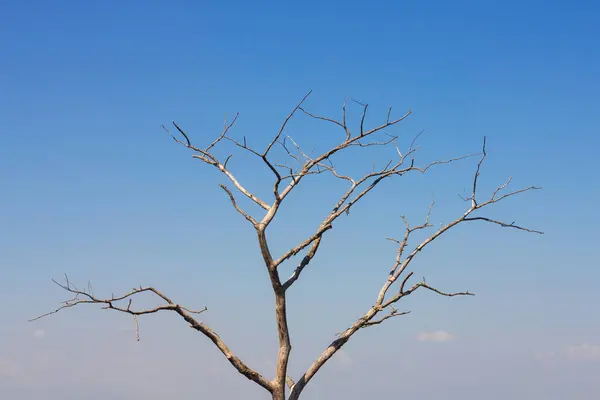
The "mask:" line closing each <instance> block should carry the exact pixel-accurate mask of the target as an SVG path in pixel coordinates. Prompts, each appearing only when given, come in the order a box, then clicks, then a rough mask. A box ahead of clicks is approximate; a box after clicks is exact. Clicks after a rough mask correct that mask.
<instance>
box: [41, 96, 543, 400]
mask: <svg viewBox="0 0 600 400" xmlns="http://www.w3.org/2000/svg"><path fill="white" fill-rule="evenodd" d="M309 95H310V92H309V93H308V94H307V95H306V96H304V98H303V99H302V100H301V101H300V102H299V103H298V104H297V105H296V106H295V107H294V109H293V110H292V111H291V112H290V113H289V115H287V117H286V118H285V120H284V121H283V124H282V125H281V127H280V128H279V130H278V131H277V133H276V134H275V135H274V136H273V137H272V139H271V140H270V141H269V143H268V144H267V146H266V148H265V149H264V150H262V151H259V150H257V149H255V148H253V147H250V146H249V145H248V144H247V141H246V139H245V138H243V139H241V140H240V139H235V138H234V137H232V136H231V135H230V130H231V128H232V126H233V125H234V123H235V122H236V120H237V117H238V116H237V115H236V116H235V118H233V120H232V121H231V122H229V123H227V121H226V122H225V124H224V127H223V131H222V132H221V134H220V135H219V136H218V137H217V138H216V139H215V140H214V141H213V142H211V143H210V144H208V145H207V146H206V147H199V146H197V145H195V144H193V143H192V140H191V139H190V136H189V135H188V134H187V133H186V132H185V131H184V130H183V129H182V128H180V127H179V126H178V125H177V124H176V123H175V122H173V127H174V129H175V133H172V132H171V131H170V130H169V129H168V128H166V127H164V126H163V128H164V130H165V131H166V132H167V133H169V134H170V135H171V137H172V138H173V140H175V142H177V143H178V144H180V145H183V146H184V147H186V148H188V149H190V150H191V151H192V152H193V157H194V158H196V159H198V160H200V161H202V162H203V163H205V164H208V165H210V166H212V167H214V168H216V169H217V170H219V171H220V172H222V173H223V174H224V175H225V176H226V178H227V180H228V181H229V182H230V184H231V185H233V187H234V188H235V191H237V192H238V193H241V195H243V196H245V197H247V198H248V199H249V200H250V201H251V202H253V203H255V204H256V205H257V206H258V207H260V208H261V209H262V210H263V213H262V215H261V216H260V217H256V216H253V215H252V214H251V213H250V212H248V211H246V210H244V209H243V208H242V207H241V206H240V204H239V203H238V201H237V200H236V195H235V194H234V191H232V190H231V189H230V188H229V187H228V186H226V185H220V186H221V188H222V189H223V191H224V192H225V193H226V195H227V197H228V198H229V200H230V201H231V204H232V206H233V208H234V209H235V210H236V211H237V212H238V213H239V214H240V215H242V216H243V217H244V218H245V219H246V220H247V221H248V222H249V223H250V224H251V225H252V227H253V228H254V230H255V232H256V235H257V239H258V246H259V248H260V253H261V255H262V259H263V261H264V266H265V268H266V269H267V272H268V276H269V279H270V282H271V286H272V289H273V294H274V297H275V315H276V319H277V330H278V337H279V352H278V356H277V364H276V370H275V373H274V375H275V376H274V378H273V379H267V378H266V377H265V376H263V375H262V374H260V373H259V372H258V371H256V370H255V369H253V368H251V367H249V366H248V365H247V364H246V363H244V362H243V361H242V360H241V359H240V358H239V357H237V356H236V355H235V354H234V353H233V352H232V351H231V350H230V349H229V347H228V346H227V345H226V344H225V343H224V342H223V340H222V339H221V338H220V337H219V336H218V335H217V334H216V333H215V332H214V331H213V330H212V329H211V328H210V327H208V326H207V325H206V324H205V323H203V322H201V321H199V320H198V319H196V318H195V317H194V315H195V314H198V313H201V312H204V311H206V308H204V309H202V310H197V311H195V310H191V309H189V308H187V307H184V306H182V305H180V304H178V303H176V302H174V301H173V300H171V298H170V297H167V296H166V295H164V294H163V293H162V292H160V291H158V290H157V289H155V288H153V287H139V288H134V289H133V290H131V291H129V292H128V293H125V294H123V295H120V296H115V295H113V296H111V297H110V298H100V297H97V296H96V295H95V294H94V293H93V291H92V290H91V287H89V286H88V288H87V289H83V290H81V289H78V288H77V287H75V286H74V285H73V284H72V283H71V282H69V280H68V278H66V277H65V278H66V281H65V283H64V284H63V283H59V282H57V281H54V282H55V283H56V284H57V285H59V286H60V287H61V288H62V289H64V290H66V291H67V292H70V293H71V294H73V295H74V297H73V298H71V299H70V300H67V301H65V302H64V303H63V304H62V305H61V306H60V307H59V308H58V309H56V310H54V311H52V312H50V313H47V314H44V315H42V316H40V317H37V318H35V319H39V318H42V317H45V316H47V315H49V314H53V313H56V312H58V311H60V310H62V309H65V308H70V307H73V306H76V305H79V304H100V305H102V306H103V308H105V309H109V310H115V311H120V312H122V313H127V314H130V315H132V316H133V317H134V319H135V321H136V324H137V319H136V318H137V316H140V315H144V314H152V313H156V312H159V311H172V312H175V313H177V314H178V315H179V316H181V318H183V319H184V320H185V321H186V322H187V323H188V324H190V326H191V327H192V328H193V329H195V330H197V331H199V332H200V333H202V334H203V335H204V336H206V337H207V338H208V339H210V340H211V341H212V342H213V343H214V344H215V346H217V348H218V349H219V350H220V351H221V352H222V353H223V355H224V356H225V357H226V358H227V360H228V361H229V362H230V363H231V365H233V367H234V368H235V369H236V370H237V371H238V372H239V373H240V374H242V375H244V376H245V377H246V378H248V379H250V380H251V381H253V382H255V383H256V384H258V385H260V386H261V387H263V388H264V389H265V390H266V391H267V392H269V393H270V395H271V396H272V398H273V399H274V400H284V399H286V398H288V399H290V400H296V399H298V398H299V397H300V395H301V394H302V391H303V389H304V388H305V387H306V385H307V384H308V383H309V382H310V380H311V379H312V378H313V377H314V376H315V374H316V373H317V372H318V371H319V369H320V368H321V367H323V365H325V363H326V362H327V361H328V360H329V359H330V358H331V357H332V356H333V355H334V354H335V353H336V352H337V351H338V350H339V349H340V348H341V347H342V346H344V345H345V344H346V343H347V342H348V340H350V338H351V337H352V336H353V335H354V334H355V333H356V332H358V331H359V330H361V329H364V328H368V327H371V326H374V325H378V324H381V323H382V322H384V321H386V320H387V319H390V318H392V317H396V316H401V315H405V314H407V312H400V311H398V310H397V309H396V308H395V305H396V304H397V303H398V302H399V301H400V300H401V299H402V298H404V297H407V296H410V295H411V294H413V293H415V292H416V291H418V290H420V289H427V290H429V291H432V292H435V293H437V294H439V295H442V296H448V297H453V296H471V295H472V293H470V292H468V291H464V292H455V293H449V292H444V291H442V290H439V289H437V288H435V287H433V286H430V285H429V284H427V283H426V282H425V280H422V281H417V282H416V283H409V281H410V280H411V277H412V276H413V271H410V270H409V266H410V265H411V262H412V261H413V260H414V259H415V257H417V255H418V254H419V252H421V251H422V250H424V249H425V247H427V246H428V245H429V244H431V243H432V242H433V241H434V240H435V239H437V238H438V237H440V236H441V235H443V234H445V233H446V232H448V231H450V230H451V229H452V228H454V227H456V226H457V225H459V224H462V223H465V222H472V221H482V222H487V223H491V224H495V225H499V226H501V227H504V228H512V229H517V230H521V231H526V232H533V233H539V234H541V233H542V232H539V231H536V230H533V229H528V228H525V227H522V226H519V225H516V224H515V223H514V222H511V223H507V222H503V221H501V220H497V219H492V218H489V217H486V216H481V215H479V213H478V211H480V210H481V209H483V208H485V207H487V206H490V205H492V204H494V203H498V202H500V201H502V200H505V199H508V198H509V197H512V196H515V195H517V194H521V193H524V192H527V191H531V190H535V189H539V188H538V187H535V186H530V187H527V188H523V189H518V190H513V191H507V190H506V189H507V187H508V186H509V184H510V181H511V180H510V179H509V180H508V181H507V182H506V183H504V184H503V185H501V186H499V187H497V188H496V189H495V190H494V191H493V192H492V193H491V195H490V196H489V197H486V198H484V199H480V197H479V194H478V181H479V175H480V170H481V167H482V164H483V162H484V160H485V159H486V144H485V138H484V140H483V148H482V151H481V153H477V154H471V155H467V156H462V157H456V158H451V159H447V160H438V161H433V162H430V163H428V164H426V165H423V166H417V165H416V164H415V160H414V158H413V156H414V154H415V152H416V151H417V150H418V147H415V142H416V139H417V138H418V135H417V137H415V139H414V140H413V141H412V143H411V144H410V146H409V147H408V149H406V150H405V151H401V149H400V147H399V145H398V141H397V139H398V138H397V137H396V136H390V135H387V134H385V132H384V131H385V130H386V129H387V128H390V127H392V126H394V125H396V124H399V123H400V122H402V121H403V120H405V119H406V118H407V117H408V116H409V115H410V114H411V112H410V111H408V112H407V113H405V114H404V115H402V116H401V117H399V118H395V119H394V118H392V109H391V108H390V109H389V110H388V112H387V117H386V119H385V122H383V123H382V124H381V125H378V126H376V127H373V128H367V127H366V126H365V119H366V116H367V110H368V105H367V104H361V103H358V102H357V103H358V104H359V105H360V107H361V110H362V113H361V115H360V122H359V123H357V127H356V129H357V130H358V132H357V133H354V132H352V131H351V129H350V127H349V126H348V121H347V105H348V99H347V100H346V101H345V102H344V105H343V107H342V118H341V120H337V119H333V118H329V117H325V116H321V115H316V114H313V113H311V112H309V111H306V110H305V109H304V107H303V104H304V102H305V101H306V99H307V98H308V96H309ZM296 114H304V115H306V116H308V117H310V118H313V119H316V120H319V121H321V122H323V123H327V124H333V125H335V126H337V127H338V128H339V129H340V130H341V131H342V133H343V137H342V139H341V140H340V141H339V144H337V145H335V146H333V147H331V148H330V149H329V150H327V151H325V152H323V153H322V154H320V155H316V156H312V155H310V154H309V153H307V152H305V151H304V150H303V149H302V148H301V147H300V145H298V143H297V142H296V141H294V140H293V139H292V138H291V137H289V136H288V135H287V134H286V127H287V125H288V123H289V121H290V120H291V119H292V117H293V116H294V115H296ZM381 134H384V135H385V136H384V137H383V139H381V138H377V136H380V135H381ZM226 141H228V142H231V143H233V145H235V146H236V147H237V148H239V149H241V150H242V151H245V152H249V153H250V154H251V155H252V156H255V157H257V158H258V159H259V160H260V161H261V162H262V163H264V165H265V166H266V168H268V170H269V171H270V172H271V173H272V175H273V185H272V195H271V196H270V197H271V199H270V200H269V201H264V200H262V199H261V198H259V197H258V196H257V195H256V194H255V193H253V192H252V191H250V190H249V189H248V188H247V187H246V186H244V185H243V184H242V183H241V182H240V181H239V180H238V179H237V178H236V177H235V175H234V174H233V173H232V172H231V170H230V169H229V168H228V162H229V160H230V159H231V157H232V156H231V155H229V156H228V157H226V158H225V159H224V160H219V159H218V158H217V156H215V154H214V152H213V149H214V148H215V146H217V145H220V144H222V143H223V142H226ZM276 146H278V148H279V150H283V154H285V155H286V157H288V159H289V160H290V162H291V163H292V165H295V166H292V165H290V164H281V163H277V162H275V161H274V157H273V152H274V149H275V148H276ZM370 146H390V147H391V148H393V149H395V150H396V152H395V154H397V157H396V159H395V160H392V161H389V162H388V163H387V164H386V165H385V166H384V167H383V168H380V169H375V168H373V169H372V170H371V171H370V172H368V173H366V174H364V175H362V176H360V177H358V178H353V177H351V176H347V175H343V174H342V173H340V172H339V170H338V169H337V168H336V167H335V165H334V164H333V162H332V159H333V158H334V156H336V155H338V153H342V152H345V151H347V150H349V149H350V148H366V147H370ZM477 156H479V162H478V163H477V166H476V169H475V173H474V177H473V182H472V190H471V191H470V192H471V193H470V195H469V197H467V198H463V199H464V200H465V201H466V202H467V203H468V207H467V209H466V210H465V211H464V213H463V214H462V215H460V216H458V218H456V219H455V220H453V221H451V222H449V223H446V224H445V225H441V227H440V228H439V229H437V230H434V232H433V233H432V234H431V235H429V236H428V237H427V238H426V239H425V240H423V241H422V242H420V243H419V244H417V245H416V246H415V247H414V248H409V247H408V245H409V239H410V237H411V235H412V234H413V233H414V232H416V231H422V230H425V229H427V228H431V227H432V225H431V224H430V223H429V217H430V214H431V210H432V208H433V203H432V204H431V206H430V208H429V212H428V213H427V216H426V217H425V221H424V222H423V223H422V224H420V225H415V226H411V225H410V224H409V222H408V221H407V219H406V218H404V217H402V219H403V221H404V224H405V226H404V234H403V236H402V237H401V238H400V239H395V238H388V240H391V241H393V242H395V243H396V244H397V246H398V250H397V253H396V256H395V260H394V261H393V262H392V265H391V268H390V269H389V273H388V274H387V277H386V278H385V280H384V282H383V285H382V287H381V290H380V291H379V293H378V294H377V297H376V300H375V302H374V304H373V305H372V306H371V307H369V308H368V309H367V311H366V312H365V313H364V315H363V316H362V317H360V318H359V319H357V320H356V321H354V322H353V323H352V324H351V325H350V327H348V328H347V329H345V330H344V331H342V332H341V333H339V334H338V335H337V339H336V340H334V341H333V342H331V343H330V344H329V346H327V347H326V348H325V349H324V350H323V351H322V352H321V354H320V355H319V356H318V357H317V358H316V360H315V361H314V362H313V363H312V365H310V366H308V368H307V369H306V371H305V372H304V374H303V375H302V376H300V377H298V379H297V380H296V381H294V380H293V379H292V378H291V377H289V376H288V374H287V372H288V360H289V357H290V351H291V349H292V345H291V341H290V330H289V328H288V321H287V305H286V301H287V298H286V294H287V291H288V290H289V289H290V288H291V287H292V286H293V285H294V284H296V282H298V279H299V278H300V276H301V275H302V272H303V271H304V270H305V269H306V268H307V267H308V266H309V264H310V262H311V260H312V259H313V258H314V257H315V255H316V254H317V251H318V250H319V246H320V245H321V242H322V241H323V239H324V237H325V233H326V232H327V231H328V230H330V229H332V227H333V223H334V222H335V221H336V220H337V219H338V218H339V217H340V216H342V215H343V214H344V213H348V212H349V211H350V208H351V207H353V206H354V205H355V204H357V203H358V202H359V201H360V200H361V199H363V198H365V196H367V195H369V194H370V193H371V192H372V191H373V189H375V187H376V186H377V185H378V184H379V183H380V182H382V181H383V180H385V179H388V178H392V177H394V176H403V175H406V174H409V173H425V172H427V171H428V170H429V169H430V168H432V167H434V166H437V165H441V164H447V163H451V162H454V161H458V160H461V159H464V158H467V157H477ZM318 174H330V175H331V176H332V177H333V178H335V179H339V180H342V181H345V182H347V185H348V186H347V190H346V191H345V193H343V194H342V195H341V197H340V198H339V200H338V201H337V202H336V203H335V204H334V205H333V207H332V208H331V211H330V212H329V214H327V215H326V216H325V218H324V219H323V220H322V222H321V223H320V225H319V226H318V227H317V228H316V230H315V231H314V233H313V234H312V235H311V236H310V237H307V238H306V239H305V240H304V241H302V242H301V243H298V244H297V245H296V246H295V247H293V248H291V249H289V250H288V251H286V252H285V253H283V254H281V255H279V256H276V255H274V254H273V253H272V252H271V250H270V248H269V240H268V239H267V229H268V227H269V225H270V224H271V223H272V222H273V220H274V218H275V217H276V216H277V213H278V211H279V210H280V208H281V207H282V204H283V203H284V201H285V200H286V198H288V196H289V195H290V193H291V192H292V191H293V190H294V188H295V187H297V186H298V185H299V184H300V183H301V182H303V181H305V180H306V178H307V177H309V176H310V175H318ZM300 253H302V254H303V256H302V257H301V259H300V261H299V262H298V263H297V266H296V268H295V270H294V271H293V273H292V274H291V276H289V277H288V278H287V279H282V277H281V275H280V266H281V265H282V264H284V263H285V262H286V261H288V260H290V259H292V258H293V257H294V256H296V255H298V254H300ZM144 292H149V293H151V294H153V295H155V296H157V297H158V298H159V299H160V300H161V301H162V302H164V304H163V305H161V306H158V307H155V308H150V309H135V308H132V299H133V298H134V297H135V296H136V295H139V294H141V293H144ZM136 326H137V325H136ZM138 339H139V338H138ZM286 387H287V388H288V390H287V391H286ZM286 396H287V397H286Z"/></svg>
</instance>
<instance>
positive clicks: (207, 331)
mask: <svg viewBox="0 0 600 400" xmlns="http://www.w3.org/2000/svg"><path fill="white" fill-rule="evenodd" d="M65 278H66V284H61V283H59V282H57V281H56V280H54V279H53V280H52V281H53V282H54V283H55V284H56V285H58V286H59V287H61V288H62V289H64V290H66V291H67V292H69V293H72V294H74V295H75V297H73V298H72V299H70V300H67V301H64V302H63V305H62V306H60V307H58V308H57V309H56V310H54V311H51V312H49V313H46V314H43V315H40V316H39V317H36V318H33V319H31V320H30V321H35V320H38V319H40V318H43V317H46V316H48V315H51V314H55V313H57V312H59V311H61V310H63V309H65V308H71V307H75V306H77V305H79V304H100V305H103V307H102V308H103V309H108V310H115V311H119V312H122V313H126V314H130V315H133V316H134V317H135V316H139V315H144V314H153V313H157V312H159V311H174V312H175V313H177V314H178V315H180V316H181V317H182V318H183V319H184V320H185V321H186V322H188V323H189V324H190V326H191V327H192V328H193V329H195V330H197V331H199V332H201V333H202V334H204V336H206V337H207V338H209V339H210V340H211V341H212V342H213V343H214V344H215V346H217V348H218V349H219V350H220V351H221V353H223V355H224V356H225V358H227V360H228V361H229V363H230V364H231V365H233V366H234V368H235V369H236V370H237V371H238V372H239V373H241V374H242V375H244V376H245V377H246V378H248V379H250V380H251V381H254V382H256V383H257V384H259V385H260V386H262V387H263V388H265V389H266V390H267V391H269V392H272V391H273V385H272V384H271V382H270V381H268V380H267V379H266V378H265V377H263V376H262V375H261V374H259V373H258V372H256V371H255V370H253V369H251V368H250V367H248V366H247V365H246V364H245V363H244V362H243V361H242V360H240V359H239V358H238V357H237V356H236V355H235V354H233V353H232V352H231V350H230V349H229V347H227V345H226V344H225V343H224V342H223V340H222V339H221V338H220V337H219V335H217V334H216V333H215V332H214V331H213V330H212V329H211V328H209V327H208V326H207V325H206V324H204V323H203V322H200V321H198V320H197V319H195V318H194V317H193V316H192V315H193V314H200V313H202V312H204V311H206V310H207V308H206V307H205V308H203V309H201V310H198V311H194V310H191V309H189V308H187V307H184V306H182V305H180V304H176V303H174V302H173V301H171V299H169V298H168V297H167V296H165V295H164V294H163V293H161V292H160V291H158V290H156V289H155V288H153V287H141V286H140V287H139V288H133V289H132V290H131V291H129V292H127V293H125V294H124V295H121V296H117V297H115V296H114V295H113V296H112V297H110V298H107V299H102V298H98V297H96V296H94V295H93V294H91V293H90V292H89V291H85V290H79V289H77V288H75V287H74V286H73V285H72V284H71V283H70V282H69V280H68V278H67V277H66V275H65ZM144 292H149V293H153V294H154V295H156V296H158V297H159V298H160V299H162V300H163V301H164V302H165V303H166V304H164V305H160V306H157V307H154V308H148V309H141V310H133V309H131V303H132V298H133V297H134V296H136V295H139V294H141V293H144ZM126 299H128V300H129V302H128V304H127V306H126V307H122V306H118V305H116V304H115V303H117V302H119V301H122V300H126Z"/></svg>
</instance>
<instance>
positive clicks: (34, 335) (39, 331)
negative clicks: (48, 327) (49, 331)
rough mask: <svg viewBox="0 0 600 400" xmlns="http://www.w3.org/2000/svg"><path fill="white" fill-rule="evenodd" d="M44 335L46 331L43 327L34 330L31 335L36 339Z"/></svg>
mask: <svg viewBox="0 0 600 400" xmlns="http://www.w3.org/2000/svg"><path fill="white" fill-rule="evenodd" d="M45 336H46V331H44V330H43V329H38V330H36V331H35V332H33V337H34V338H36V339H43V338H44V337H45Z"/></svg>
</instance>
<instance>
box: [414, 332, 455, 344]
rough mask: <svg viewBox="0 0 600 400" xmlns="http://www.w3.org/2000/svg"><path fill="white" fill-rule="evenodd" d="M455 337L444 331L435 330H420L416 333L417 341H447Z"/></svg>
mask: <svg viewBox="0 0 600 400" xmlns="http://www.w3.org/2000/svg"><path fill="white" fill-rule="evenodd" d="M455 338H456V337H455V336H454V335H453V334H451V333H449V332H446V331H435V332H421V333H419V334H418V335H417V340H418V341H419V342H438V343H441V342H449V341H451V340H454V339H455Z"/></svg>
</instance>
